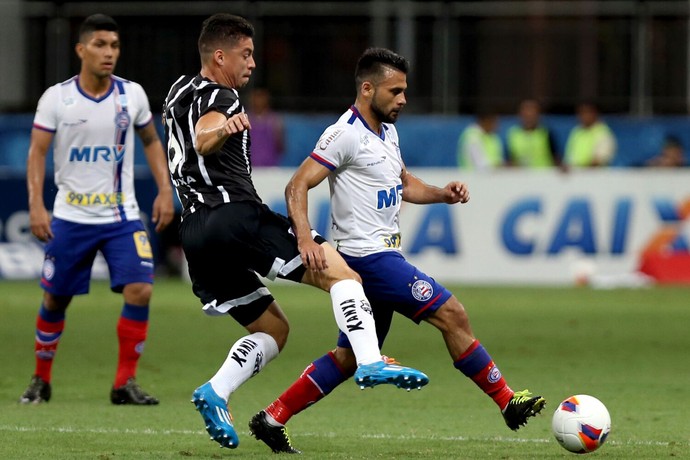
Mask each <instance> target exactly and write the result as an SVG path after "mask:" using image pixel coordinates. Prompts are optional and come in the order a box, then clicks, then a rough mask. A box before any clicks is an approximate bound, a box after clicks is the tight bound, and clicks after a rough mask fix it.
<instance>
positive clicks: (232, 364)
mask: <svg viewBox="0 0 690 460" xmlns="http://www.w3.org/2000/svg"><path fill="white" fill-rule="evenodd" d="M278 351H279V350H278V344H277V343H276V341H275V339H274V338H273V337H272V336H270V335H269V334H266V333H264V332H255V333H253V334H250V335H246V336H244V337H242V338H241V339H239V340H238V341H237V342H235V343H234V345H233V346H232V348H231V349H230V352H229V353H228V357H227V358H226V360H225V362H224V363H223V365H222V366H221V367H220V369H219V370H218V372H216V375H214V376H213V377H212V378H211V380H209V382H211V386H212V387H213V390H214V391H215V392H216V393H217V394H218V396H220V397H221V398H223V399H225V400H226V401H227V400H228V398H229V397H230V395H231V394H232V392H234V391H235V390H236V389H237V388H239V386H240V385H242V384H243V383H244V382H246V381H247V380H249V379H250V378H251V377H253V376H254V375H256V374H258V373H259V371H260V370H261V369H263V367H264V366H265V365H266V364H268V363H269V361H271V360H272V359H273V358H275V357H276V356H278Z"/></svg>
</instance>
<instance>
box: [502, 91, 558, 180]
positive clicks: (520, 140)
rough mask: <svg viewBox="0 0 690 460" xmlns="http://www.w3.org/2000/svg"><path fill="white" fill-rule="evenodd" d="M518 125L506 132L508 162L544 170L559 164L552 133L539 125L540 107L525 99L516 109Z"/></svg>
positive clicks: (537, 103)
mask: <svg viewBox="0 0 690 460" xmlns="http://www.w3.org/2000/svg"><path fill="white" fill-rule="evenodd" d="M518 117H519V119H520V123H519V124H517V125H514V126H511V127H510V129H509V130H508V142H507V143H508V146H507V147H508V162H509V164H511V165H515V166H525V167H530V168H545V167H550V166H554V165H558V164H560V157H559V156H558V154H557V152H556V143H555V141H554V136H553V133H552V132H551V131H550V130H549V128H547V127H546V126H544V125H543V124H542V123H541V105H540V104H539V102H538V101H536V100H534V99H526V100H524V101H522V102H521V103H520V107H519V109H518Z"/></svg>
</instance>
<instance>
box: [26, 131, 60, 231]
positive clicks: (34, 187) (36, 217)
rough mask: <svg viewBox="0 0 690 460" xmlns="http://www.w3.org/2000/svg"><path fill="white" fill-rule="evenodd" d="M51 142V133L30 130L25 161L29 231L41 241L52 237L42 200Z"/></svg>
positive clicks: (48, 216)
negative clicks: (27, 153)
mask: <svg viewBox="0 0 690 460" xmlns="http://www.w3.org/2000/svg"><path fill="white" fill-rule="evenodd" d="M52 142H53V133H52V132H49V131H44V130H42V129H37V128H34V129H32V130H31V143H30V144H29V156H28V159H27V161H26V186H27V190H28V192H29V225H30V227H31V233H32V234H33V235H34V236H35V237H36V238H38V239H39V240H41V241H48V240H50V239H51V238H53V232H52V231H51V230H50V213H48V210H47V209H46V206H45V203H44V201H43V183H44V182H45V178H46V157H47V155H48V148H50V144H51V143H52Z"/></svg>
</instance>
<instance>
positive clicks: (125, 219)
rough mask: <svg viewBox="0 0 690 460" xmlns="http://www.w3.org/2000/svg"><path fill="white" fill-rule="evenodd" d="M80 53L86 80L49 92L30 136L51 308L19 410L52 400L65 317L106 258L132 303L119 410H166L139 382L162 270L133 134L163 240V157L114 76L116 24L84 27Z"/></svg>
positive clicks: (116, 286) (123, 330)
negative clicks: (145, 212)
mask: <svg viewBox="0 0 690 460" xmlns="http://www.w3.org/2000/svg"><path fill="white" fill-rule="evenodd" d="M76 52H77V54H78V56H79V58H80V60H81V69H80V71H79V74H78V75H76V76H74V77H72V78H70V79H69V80H67V81H64V82H62V83H58V84H56V85H54V86H51V87H50V88H48V89H47V90H46V91H45V93H44V94H43V96H42V97H41V99H40V101H39V103H38V108H37V110H36V115H35V118H34V124H33V129H32V131H31V144H30V146H29V157H28V162H27V183H28V190H29V214H30V225H31V232H32V233H33V235H34V236H36V238H38V239H39V240H41V241H43V242H45V243H46V245H45V259H44V262H43V271H42V277H41V287H42V288H43V290H44V294H43V302H42V303H41V307H40V309H39V312H38V316H37V320H36V338H35V352H36V368H35V372H34V375H33V377H32V379H31V383H30V384H29V387H28V388H27V390H26V391H25V392H24V394H22V396H21V398H20V402H22V403H34V404H36V403H41V402H47V401H48V400H50V398H51V392H52V388H51V371H52V365H53V358H54V356H55V352H56V350H57V347H58V343H59V341H60V337H61V335H62V333H63V330H64V327H65V312H66V310H67V307H68V306H69V305H70V302H71V301H72V298H73V296H75V295H80V294H86V293H88V291H89V283H90V278H91V267H92V265H93V262H94V258H95V257H96V254H97V252H98V251H100V252H101V253H102V254H103V256H104V258H105V260H106V262H107V264H108V269H109V272H110V287H111V289H112V290H113V291H114V292H117V293H121V294H122V296H123V300H124V305H123V307H122V312H121V315H120V318H119V321H118V323H117V336H118V340H119V357H118V363H117V371H116V374H115V379H114V382H113V386H112V389H111V392H110V399H111V402H112V403H113V404H135V405H152V404H158V400H157V399H156V398H155V397H153V396H151V395H149V394H148V393H146V392H145V391H144V390H142V389H141V387H140V386H139V385H138V383H137V381H136V379H135V377H136V368H137V363H138V361H139V357H140V356H141V353H142V351H143V348H144V342H145V341H146V336H147V330H148V317H149V301H150V299H151V293H152V283H153V269H154V266H153V254H152V250H151V245H150V243H149V238H148V234H147V231H146V229H145V228H144V223H143V222H142V220H141V218H140V213H139V205H138V204H137V201H136V197H135V196H134V134H135V132H136V134H138V135H139V137H140V139H141V141H142V143H143V145H144V153H145V155H146V159H147V160H148V163H149V166H150V169H151V173H152V175H153V178H154V180H155V181H156V185H157V186H158V195H157V196H156V198H155V201H154V203H153V212H152V220H153V222H154V223H155V225H156V227H155V229H156V231H160V230H162V229H164V228H165V227H166V226H167V225H168V224H169V223H170V222H171V220H172V217H173V201H172V186H171V184H170V177H169V175H168V171H167V168H166V159H165V153H164V150H163V147H162V144H161V141H160V139H159V137H158V134H157V133H156V129H155V127H154V124H153V116H152V114H151V110H150V108H149V102H148V99H147V96H146V93H145V92H144V90H143V88H142V87H141V86H140V85H139V84H137V83H135V82H132V81H128V80H125V79H123V78H120V77H117V76H115V75H113V71H114V70H115V65H116V64H117V60H118V57H119V55H120V37H119V32H118V25H117V23H116V22H115V20H114V19H113V18H111V17H109V16H106V15H103V14H94V15H92V16H89V17H88V18H86V20H85V21H84V22H83V23H82V25H81V27H80V30H79V42H78V43H77V45H76ZM51 144H52V145H53V162H54V165H53V166H54V171H55V172H54V174H55V184H56V185H57V188H58V191H57V195H56V197H55V202H54V204H53V212H52V217H51V215H50V213H49V211H48V210H47V208H46V205H45V203H44V201H43V183H44V179H45V174H46V157H47V154H48V150H49V147H50V146H51ZM93 307H94V308H98V305H94V306H93Z"/></svg>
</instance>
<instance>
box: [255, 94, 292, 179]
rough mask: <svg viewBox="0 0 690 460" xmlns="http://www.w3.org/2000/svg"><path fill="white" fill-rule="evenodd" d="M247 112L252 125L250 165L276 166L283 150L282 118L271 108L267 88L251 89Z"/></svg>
mask: <svg viewBox="0 0 690 460" xmlns="http://www.w3.org/2000/svg"><path fill="white" fill-rule="evenodd" d="M247 113H248V114H249V123H251V125H252V128H251V129H252V144H251V155H252V166H253V167H256V166H278V165H279V164H280V159H281V158H282V156H283V151H284V138H283V120H282V118H281V117H280V115H278V114H277V113H275V112H274V111H273V110H272V109H271V94H270V93H269V92H268V90H267V89H265V88H255V89H253V90H252V91H251V93H250V94H249V107H248V110H247Z"/></svg>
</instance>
